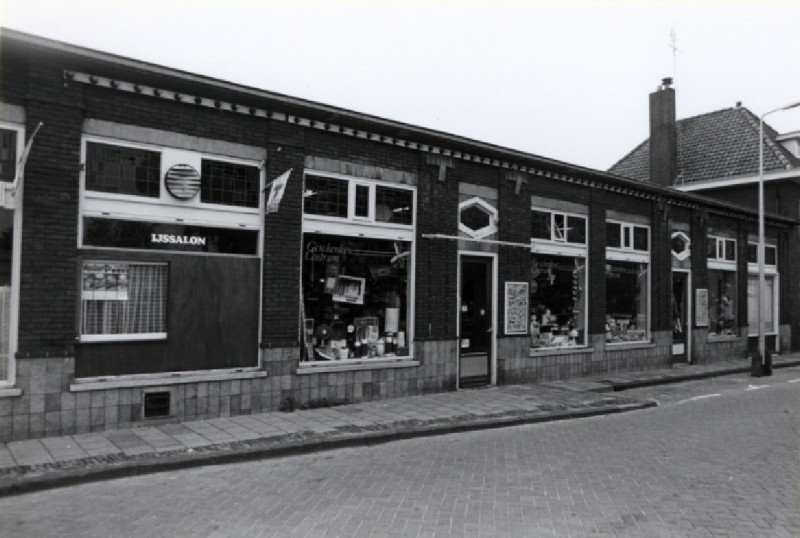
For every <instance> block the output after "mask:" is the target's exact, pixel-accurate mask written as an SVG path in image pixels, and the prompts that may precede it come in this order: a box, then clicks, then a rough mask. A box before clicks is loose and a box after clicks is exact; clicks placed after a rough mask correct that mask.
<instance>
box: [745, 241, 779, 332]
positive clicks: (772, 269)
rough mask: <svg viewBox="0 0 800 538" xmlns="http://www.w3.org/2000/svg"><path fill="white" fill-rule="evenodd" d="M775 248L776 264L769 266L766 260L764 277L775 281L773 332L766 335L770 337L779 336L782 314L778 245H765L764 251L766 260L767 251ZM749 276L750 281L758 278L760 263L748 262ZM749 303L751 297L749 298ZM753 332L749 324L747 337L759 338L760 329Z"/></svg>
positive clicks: (751, 243) (749, 243)
mask: <svg viewBox="0 0 800 538" xmlns="http://www.w3.org/2000/svg"><path fill="white" fill-rule="evenodd" d="M747 244H748V245H756V246H757V245H758V243H754V242H752V241H748V242H747ZM768 248H773V249H775V263H774V264H767V263H766V260H765V261H764V276H765V277H766V278H767V279H773V285H772V310H773V312H772V331H770V332H767V333H764V334H767V335H770V336H777V334H778V326H779V323H778V315H779V312H780V308H779V304H778V303H779V302H780V297H781V294H780V275H779V274H778V265H777V262H778V247H777V246H776V245H771V244H765V245H764V251H765V256H764V257H765V258H766V249H768ZM747 276H748V280H749V277H751V276H756V277H758V263H753V262H749V261H748V262H747ZM748 301H749V297H748ZM751 330H753V329H752V328H751V327H750V326H749V324H748V330H747V336H758V327H755V328H754V330H755V332H750V331H751Z"/></svg>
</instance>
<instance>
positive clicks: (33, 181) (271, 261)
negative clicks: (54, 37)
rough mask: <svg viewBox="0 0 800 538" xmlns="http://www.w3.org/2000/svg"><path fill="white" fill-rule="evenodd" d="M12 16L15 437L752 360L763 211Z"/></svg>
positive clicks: (8, 323) (7, 52) (8, 226)
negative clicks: (52, 32) (44, 35)
mask: <svg viewBox="0 0 800 538" xmlns="http://www.w3.org/2000/svg"><path fill="white" fill-rule="evenodd" d="M2 39H3V43H2V45H3V46H2V48H1V49H0V51H2V52H1V53H0V54H2V58H1V59H2V62H3V69H4V79H3V85H2V88H0V101H1V103H0V105H2V106H0V115H2V117H0V122H2V123H0V134H2V137H3V138H2V143H3V147H2V152H3V153H2V155H0V157H2V162H1V163H0V166H1V167H2V168H0V172H2V174H3V177H2V178H1V179H2V181H3V183H2V186H3V194H4V197H3V209H2V213H0V226H2V229H0V233H2V235H0V241H2V242H1V243H0V247H2V250H1V251H0V255H1V256H2V257H0V263H1V264H2V266H0V307H2V309H3V310H2V312H0V321H2V323H1V324H0V327H1V328H2V331H3V333H2V337H1V338H0V346H2V348H1V349H0V360H1V361H2V364H0V366H1V367H2V368H1V369H0V373H2V379H0V438H2V439H4V440H8V439H24V438H34V437H41V436H44V435H55V434H67V433H75V432H86V431H96V430H102V429H110V428H119V427H126V426H131V425H142V424H157V423H163V422H164V421H179V420H189V419H199V418H211V417H218V416H230V415H240V414H250V413H258V412H266V411H277V410H281V409H282V410H289V409H295V408H300V407H314V406H320V405H337V404H343V403H348V402H350V403H352V402H358V401H365V400H375V399H388V398H393V397H400V396H409V395H415V394H421V393H427V392H437V391H446V390H456V389H468V388H469V387H474V386H483V385H487V384H508V383H532V382H539V381H545V380H555V379H569V378H575V377H581V376H588V375H598V374H604V373H613V372H622V371H631V370H643V369H652V368H661V367H665V366H669V365H670V364H672V363H673V362H692V363H700V362H710V361H716V360H725V359H727V358H734V357H744V354H745V352H746V340H747V334H746V333H747V327H748V323H749V318H750V317H752V316H751V313H750V312H749V310H748V307H747V305H748V304H749V303H748V300H747V297H748V293H750V292H751V291H752V290H751V288H752V282H751V281H752V263H751V262H750V258H751V256H750V243H751V242H752V235H753V233H754V230H755V229H756V225H757V222H756V218H755V215H754V214H753V213H752V212H748V211H746V210H740V209H738V208H736V207H734V206H731V205H729V204H724V203H721V202H715V201H710V200H705V199H703V198H701V197H698V196H693V195H690V194H684V193H679V192H676V191H673V190H671V189H667V188H663V187H658V186H652V185H646V184H639V183H636V182H633V181H628V180H624V179H621V178H618V177H616V176H613V175H610V174H608V173H604V172H600V171H595V170H590V169H585V168H581V167H576V166H571V165H568V164H565V163H560V162H558V161H554V160H551V159H547V158H543V157H538V156H535V155H530V154H524V153H520V152H516V151H513V150H508V149H504V148H499V147H496V146H492V145H489V144H484V143H481V142H476V141H472V140H468V139H463V138H460V137H457V136H454V135H448V134H444V133H438V132H434V131H430V130H426V129H423V128H418V127H414V126H409V125H406V124H400V123H395V122H391V121H388V120H384V119H380V118H375V117H370V116H366V115H363V114H359V113H357V112H352V111H346V110H341V109H336V108H334V107H328V106H325V105H320V104H316V103H310V102H305V101H301V100H298V99H293V98H289V97H286V96H280V95H276V94H272V93H269V92H265V91H257V90H253V89H251V88H244V87H239V86H236V85H233V84H229V83H226V82H222V81H217V80H212V79H206V78H203V77H200V76H197V75H191V74H187V73H183V72H177V71H173V70H169V69H166V68H162V67H159V66H153V65H150V64H144V63H142V62H137V61H134V60H129V59H125V58H119V57H115V56H112V55H108V54H105V53H101V52H96V51H88V50H86V49H80V48H77V47H71V46H69V45H64V44H59V43H54V42H51V41H47V40H43V39H40V38H36V37H34V36H28V35H25V34H19V33H16V32H10V31H9V32H4V34H3V35H2ZM34 58H35V59H36V61H34ZM39 123H42V127H41V129H40V130H39V132H38V134H37V135H36V136H35V137H34V138H33V139H32V142H30V141H31V133H33V132H34V130H35V128H36V127H37V126H38V125H39ZM28 142H30V144H29V146H30V152H29V154H28V156H27V159H23V160H24V161H25V168H24V174H18V173H17V171H16V170H15V168H17V167H18V166H17V165H18V164H19V162H20V160H21V159H22V157H23V154H24V153H25V146H26V145H28ZM283 180H285V183H284V182H283ZM268 199H271V202H269V203H268ZM795 225H796V223H793V222H792V221H789V220H788V219H780V218H771V219H770V220H769V221H768V231H769V236H770V237H771V238H772V246H773V247H774V250H773V251H771V252H772V256H773V257H772V258H768V268H769V278H770V279H771V280H770V281H771V282H773V283H774V285H773V288H771V289H773V290H779V289H780V286H779V285H778V283H779V282H781V283H782V282H783V281H784V279H787V278H789V279H790V278H793V276H792V275H790V274H788V273H787V271H786V267H785V265H784V261H783V260H784V258H782V257H781V249H782V244H783V243H782V242H783V241H785V240H786V236H787V234H789V233H791V232H792V230H794V231H795V233H796V228H794V226H795ZM770 259H772V260H773V263H772V264H771V265H770V264H769V260H770ZM20 267H22V268H24V269H23V270H20ZM770 300H771V301H772V302H771V303H770V304H772V305H773V306H774V308H773V311H774V316H773V317H772V318H769V320H768V321H767V323H771V324H772V325H771V326H772V327H774V326H777V323H778V318H779V316H780V312H782V311H783V309H782V308H779V307H778V304H779V303H781V302H782V301H787V300H788V299H786V298H785V297H783V296H782V295H780V292H779V291H775V292H774V296H773V297H772V298H771V299H770Z"/></svg>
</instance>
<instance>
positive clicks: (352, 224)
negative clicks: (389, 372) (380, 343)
mask: <svg viewBox="0 0 800 538" xmlns="http://www.w3.org/2000/svg"><path fill="white" fill-rule="evenodd" d="M305 174H308V175H313V176H322V177H329V178H333V179H341V180H345V181H348V182H349V185H348V200H347V207H348V209H347V214H348V215H349V216H350V217H349V218H347V219H343V218H340V217H330V216H324V215H314V214H310V213H306V212H305V210H304V211H303V234H302V238H301V242H305V237H306V234H325V235H339V236H343V237H354V238H358V237H363V238H367V239H383V240H389V241H404V242H407V243H409V245H410V252H411V255H410V259H409V260H408V264H409V265H408V287H409V291H408V312H407V315H406V339H407V344H408V356H405V357H393V358H391V360H388V361H387V360H384V359H382V358H380V357H376V358H372V359H365V358H363V357H362V358H353V359H340V360H337V361H333V362H331V361H304V362H301V363H300V367H299V370H298V373H300V372H302V371H303V370H310V369H316V368H319V367H320V366H325V367H330V368H329V369H328V370H330V371H338V370H353V369H364V370H367V369H372V368H374V367H376V366H377V365H380V364H388V365H389V366H391V365H392V364H394V363H396V362H402V363H408V362H410V361H413V358H414V346H415V344H414V319H415V317H414V316H415V305H416V285H415V279H416V257H417V243H416V235H417V233H416V221H417V218H416V215H417V188H416V187H414V186H411V185H401V184H398V183H393V182H391V181H380V180H373V179H366V178H360V177H356V176H349V175H345V174H340V173H336V172H326V171H319V170H312V169H306V170H305ZM304 179H305V175H304ZM355 185H369V186H370V216H371V220H367V219H359V220H356V219H353V218H351V217H352V216H353V215H354V212H355V209H354V208H355V187H354V186H355ZM377 186H382V187H391V188H396V189H403V190H408V191H411V195H412V196H411V200H412V208H411V211H412V219H411V221H412V224H410V225H409V224H397V223H391V222H377V221H375V220H374V217H375V188H376V187H377ZM304 188H305V187H304ZM304 201H305V199H304ZM301 256H302V254H301ZM299 263H300V264H301V267H302V259H301V260H299ZM302 278H303V277H302V275H301V276H300V279H301V282H302ZM303 300H304V298H303V297H300V301H303ZM301 331H302V328H301ZM300 338H301V341H302V338H303V336H302V334H301V335H300Z"/></svg>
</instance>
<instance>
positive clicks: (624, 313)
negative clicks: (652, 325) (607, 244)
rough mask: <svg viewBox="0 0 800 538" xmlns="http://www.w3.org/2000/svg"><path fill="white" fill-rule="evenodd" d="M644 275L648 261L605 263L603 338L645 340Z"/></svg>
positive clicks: (645, 276) (608, 340)
mask: <svg viewBox="0 0 800 538" xmlns="http://www.w3.org/2000/svg"><path fill="white" fill-rule="evenodd" d="M647 275H648V266H647V264H643V263H632V262H619V261H611V262H608V263H606V309H607V312H608V314H607V315H606V325H605V340H606V342H608V343H611V344H613V343H623V342H643V341H646V340H647V338H648V334H647V286H648V277H647Z"/></svg>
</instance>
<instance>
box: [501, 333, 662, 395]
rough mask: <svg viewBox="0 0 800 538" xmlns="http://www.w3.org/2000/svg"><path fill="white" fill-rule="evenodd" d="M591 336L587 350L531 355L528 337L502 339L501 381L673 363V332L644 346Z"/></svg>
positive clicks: (549, 378) (551, 378)
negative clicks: (615, 342) (616, 342)
mask: <svg viewBox="0 0 800 538" xmlns="http://www.w3.org/2000/svg"><path fill="white" fill-rule="evenodd" d="M591 338H592V341H591V347H590V348H588V349H584V350H576V351H575V352H574V353H569V352H565V351H562V350H560V351H558V352H557V353H553V354H550V355H548V354H541V355H534V356H530V357H529V356H528V340H527V339H526V338H503V339H500V340H499V341H498V383H500V384H513V383H539V382H543V381H555V380H563V379H574V378H578V377H587V376H594V375H601V374H611V373H615V372H631V371H637V370H653V369H657V368H668V367H669V366H670V362H671V347H670V346H671V341H672V340H671V339H672V334H671V333H668V332H660V333H655V334H654V340H653V341H654V343H653V344H648V345H644V346H637V345H632V346H618V347H617V346H606V343H605V339H604V336H603V335H594V336H592V337H591Z"/></svg>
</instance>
